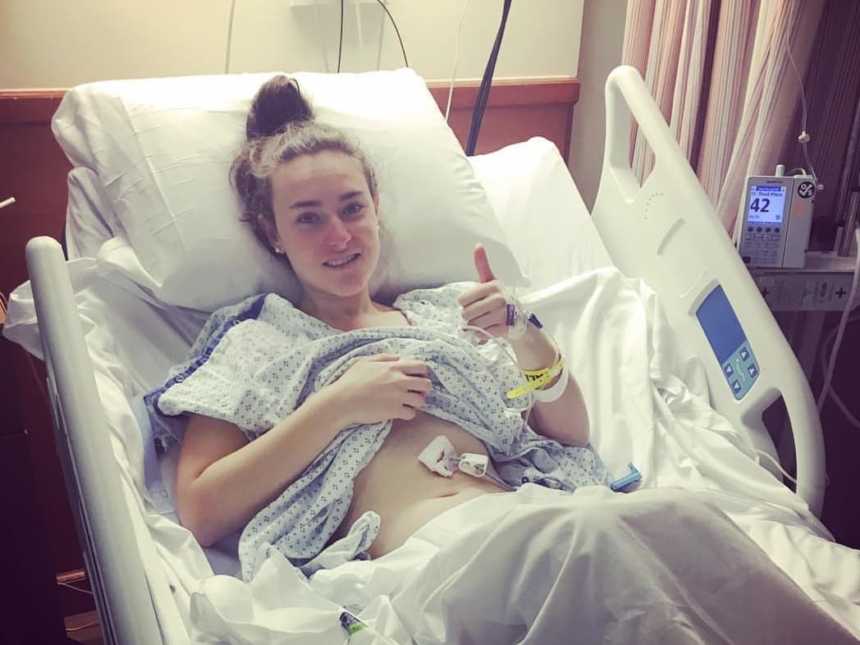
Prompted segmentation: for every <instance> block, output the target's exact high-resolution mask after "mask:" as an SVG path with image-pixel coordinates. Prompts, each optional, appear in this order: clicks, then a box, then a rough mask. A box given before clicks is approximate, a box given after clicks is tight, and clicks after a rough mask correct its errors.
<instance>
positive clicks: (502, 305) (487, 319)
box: [458, 244, 589, 446]
mask: <svg viewBox="0 0 860 645" xmlns="http://www.w3.org/2000/svg"><path fill="white" fill-rule="evenodd" d="M474 260H475V269H476V271H477V273H478V281H479V283H480V284H478V285H477V286H476V287H474V288H472V289H469V290H468V291H466V292H464V293H463V294H461V295H460V297H459V298H458V301H459V303H460V306H461V307H462V308H463V319H464V320H465V321H466V323H467V324H469V325H472V326H475V327H480V328H481V329H483V330H484V331H485V332H487V333H488V334H490V335H492V336H501V337H506V338H508V342H510V344H511V346H512V347H513V348H514V352H515V353H516V355H517V362H518V363H519V366H520V368H521V369H524V370H539V369H544V368H547V367H550V366H551V365H552V364H553V362H554V360H555V359H556V349H555V345H554V344H553V342H552V341H551V340H550V339H549V338H548V337H547V335H546V334H544V333H543V331H541V330H540V329H538V328H537V327H534V326H532V325H527V326H526V332H525V334H523V335H522V336H520V337H519V338H517V339H516V340H514V339H512V338H510V337H509V331H510V329H509V327H508V320H507V306H508V302H507V300H506V298H505V293H504V288H503V286H502V284H501V283H500V282H499V281H498V280H496V276H495V275H493V271H492V269H491V268H490V261H489V259H488V258H487V252H486V250H485V249H484V247H483V246H482V245H480V244H478V245H477V246H476V247H475V252H474ZM564 369H565V370H567V369H568V368H567V366H565V368H564ZM568 376H569V381H568V383H567V387H566V388H565V390H564V392H563V393H562V395H561V396H560V397H559V398H557V399H555V400H554V401H552V402H541V401H537V402H535V405H534V407H533V408H532V412H531V415H530V417H529V423H530V424H531V426H532V428H533V429H534V430H535V431H536V432H539V433H540V434H542V435H544V436H546V437H550V438H551V439H555V440H556V441H558V442H559V443H563V444H567V445H570V446H584V445H586V444H587V443H588V436H589V431H588V411H587V410H586V409H585V401H584V400H583V398H582V392H581V391H580V390H579V386H578V385H577V383H576V379H575V378H573V375H572V374H570V373H568ZM559 377H561V374H559V375H557V376H556V377H555V378H554V379H553V380H552V381H550V382H549V383H547V384H546V385H545V386H544V389H548V388H550V387H552V386H553V385H554V384H555V383H556V381H557V380H558V379H559Z"/></svg>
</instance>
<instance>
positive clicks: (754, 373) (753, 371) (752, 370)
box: [747, 363, 758, 378]
mask: <svg viewBox="0 0 860 645" xmlns="http://www.w3.org/2000/svg"><path fill="white" fill-rule="evenodd" d="M747 372H749V375H750V376H752V377H753V378H755V377H756V376H758V367H756V364H755V363H753V364H752V365H747Z"/></svg>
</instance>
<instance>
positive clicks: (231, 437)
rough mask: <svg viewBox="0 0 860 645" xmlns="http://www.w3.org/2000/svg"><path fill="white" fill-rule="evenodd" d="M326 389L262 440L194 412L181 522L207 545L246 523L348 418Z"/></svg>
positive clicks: (183, 467) (180, 484) (180, 486)
mask: <svg viewBox="0 0 860 645" xmlns="http://www.w3.org/2000/svg"><path fill="white" fill-rule="evenodd" d="M333 393H334V392H333V390H332V389H329V388H324V389H322V390H320V391H319V392H318V393H317V394H315V395H313V396H311V397H309V398H308V399H307V400H306V401H305V402H304V404H302V405H301V406H299V407H298V409H296V410H295V411H294V412H293V413H292V414H290V415H289V416H288V417H286V418H285V419H283V420H282V421H281V422H280V423H278V424H277V425H275V426H274V427H273V428H272V429H271V430H269V431H268V432H266V433H265V434H263V435H261V436H260V437H259V438H258V439H256V440H254V441H252V442H250V443H249V442H248V441H247V439H245V436H244V435H243V434H242V432H241V431H240V430H239V428H238V427H237V426H236V425H234V424H232V423H229V422H227V421H222V420H220V419H213V418H211V417H206V416H202V415H197V414H194V415H191V417H190V419H189V421H188V426H187V428H186V431H185V437H184V438H183V440H182V450H181V453H180V456H179V464H178V467H177V474H176V497H177V510H178V512H179V518H180V520H181V521H182V525H183V526H185V527H186V528H188V529H189V530H190V531H191V532H192V533H193V534H194V537H195V538H196V539H197V541H198V542H200V544H202V545H203V546H211V545H212V544H214V543H215V542H217V541H218V540H220V539H221V538H223V537H224V536H226V535H229V534H230V533H232V532H234V531H236V530H238V529H240V528H241V527H243V526H244V525H245V524H246V523H247V522H248V521H249V520H250V519H251V518H252V517H253V516H254V515H255V514H256V512H257V511H259V510H260V509H261V508H262V507H263V506H265V505H266V504H268V503H269V502H271V501H272V500H273V499H275V498H276V497H277V496H278V495H279V494H280V493H281V492H282V491H283V490H284V489H285V488H286V487H287V486H288V485H289V484H290V483H292V482H293V480H294V479H295V478H296V477H298V476H299V474H301V472H302V471H303V470H304V469H305V468H307V466H308V464H310V463H311V462H312V461H313V460H314V458H316V456H317V455H318V454H320V452H322V451H323V449H325V447H326V446H327V445H328V444H329V443H331V442H332V440H333V439H334V438H335V436H336V435H337V433H338V432H339V431H340V430H342V429H343V428H344V427H346V426H347V425H348V424H347V423H346V422H344V421H343V420H342V418H341V415H340V412H339V411H340V409H341V407H342V406H340V405H336V402H335V401H333V400H330V399H331V397H332V396H333Z"/></svg>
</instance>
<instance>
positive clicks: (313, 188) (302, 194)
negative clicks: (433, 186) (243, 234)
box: [270, 151, 379, 296]
mask: <svg viewBox="0 0 860 645" xmlns="http://www.w3.org/2000/svg"><path fill="white" fill-rule="evenodd" d="M271 181H272V207H273V210H274V213H275V227H276V229H277V230H276V233H277V239H275V240H272V241H273V242H275V245H276V246H280V248H282V249H283V250H284V251H285V252H286V255H287V258H288V259H289V260H290V264H291V265H292V267H293V271H294V272H295V274H296V276H297V277H298V278H299V280H300V281H301V283H302V284H303V285H304V287H305V289H311V290H317V291H321V292H324V293H327V294H331V295H337V296H354V295H356V294H359V293H361V291H362V290H363V289H365V288H367V285H368V283H369V281H370V276H371V274H372V273H373V270H374V269H375V268H376V264H377V262H378V261H379V223H378V219H377V212H376V208H377V205H378V200H377V198H376V197H373V196H372V195H371V194H370V189H369V187H368V185H367V179H366V178H365V175H364V169H363V167H362V165H361V162H360V161H359V160H358V159H355V158H354V157H351V156H349V155H347V154H345V153H342V152H334V151H323V152H318V153H315V154H310V155H302V156H300V157H296V158H295V159H292V160H290V161H287V162H284V163H282V164H280V165H279V166H278V168H277V170H275V172H274V173H273V174H272V178H271ZM270 237H271V236H270Z"/></svg>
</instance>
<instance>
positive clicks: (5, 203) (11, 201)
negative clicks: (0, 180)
mask: <svg viewBox="0 0 860 645" xmlns="http://www.w3.org/2000/svg"><path fill="white" fill-rule="evenodd" d="M14 203H15V198H14V197H9V198H7V199H4V200H3V201H2V202H0V208H6V207H7V206H11V205H12V204H14Z"/></svg>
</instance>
